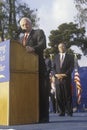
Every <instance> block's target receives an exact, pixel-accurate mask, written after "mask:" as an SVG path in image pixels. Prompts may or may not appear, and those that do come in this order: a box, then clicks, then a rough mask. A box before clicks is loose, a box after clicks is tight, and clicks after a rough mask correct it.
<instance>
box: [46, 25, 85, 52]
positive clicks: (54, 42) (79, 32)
mask: <svg viewBox="0 0 87 130" xmlns="http://www.w3.org/2000/svg"><path fill="white" fill-rule="evenodd" d="M49 41H50V42H49V43H48V45H49V46H50V49H49V53H55V52H57V46H58V44H59V43H60V42H64V43H65V44H66V47H67V49H68V48H70V47H71V46H72V45H76V46H78V47H79V48H81V49H82V51H83V53H84V54H87V53H86V50H87V38H86V36H85V28H84V27H82V28H79V26H78V24H74V23H72V22H70V23H63V24H61V25H60V26H59V27H58V28H57V29H56V30H52V31H51V32H50V36H49Z"/></svg>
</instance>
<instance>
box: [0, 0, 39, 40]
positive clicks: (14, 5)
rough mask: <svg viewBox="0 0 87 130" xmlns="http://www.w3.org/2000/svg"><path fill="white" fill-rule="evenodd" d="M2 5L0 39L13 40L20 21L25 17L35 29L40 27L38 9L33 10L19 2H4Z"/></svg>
mask: <svg viewBox="0 0 87 130" xmlns="http://www.w3.org/2000/svg"><path fill="white" fill-rule="evenodd" d="M0 3H1V4H0V9H1V10H0V25H1V26H0V37H1V39H2V40H3V38H4V39H5V38H6V39H8V38H10V39H12V38H13V36H14V32H15V31H16V30H17V27H18V22H19V19H20V18H21V17H23V16H26V17H29V18H30V19H31V21H32V23H33V26H34V27H35V26H38V24H37V22H38V20H39V18H37V15H36V13H37V9H36V10H31V9H30V8H29V7H28V5H27V4H26V3H23V4H21V3H20V2H19V1H18V0H4V2H3V1H2V2H0Z"/></svg>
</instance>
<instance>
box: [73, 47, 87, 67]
mask: <svg viewBox="0 0 87 130" xmlns="http://www.w3.org/2000/svg"><path fill="white" fill-rule="evenodd" d="M71 49H72V50H73V51H74V53H78V54H81V59H80V60H78V63H79V66H80V67H82V66H87V57H86V56H84V55H83V53H82V51H81V49H80V48H79V47H77V46H72V47H71Z"/></svg>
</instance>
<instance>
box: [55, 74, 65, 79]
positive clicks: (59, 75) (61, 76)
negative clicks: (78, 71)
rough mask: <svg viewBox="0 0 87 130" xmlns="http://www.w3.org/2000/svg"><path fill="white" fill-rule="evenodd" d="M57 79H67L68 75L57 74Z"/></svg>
mask: <svg viewBox="0 0 87 130" xmlns="http://www.w3.org/2000/svg"><path fill="white" fill-rule="evenodd" d="M55 77H56V78H58V79H63V78H64V77H67V75H66V74H55Z"/></svg>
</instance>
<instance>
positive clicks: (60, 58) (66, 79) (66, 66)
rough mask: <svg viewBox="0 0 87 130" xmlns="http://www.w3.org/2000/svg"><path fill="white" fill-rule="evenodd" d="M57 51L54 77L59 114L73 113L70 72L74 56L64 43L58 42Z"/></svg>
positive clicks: (69, 114)
mask: <svg viewBox="0 0 87 130" xmlns="http://www.w3.org/2000/svg"><path fill="white" fill-rule="evenodd" d="M58 51H59V53H58V54H57V55H56V56H55V58H54V77H55V86H56V101H57V107H58V111H59V116H65V113H67V115H68V116H72V115H73V110H72V89H71V74H72V71H73V68H74V58H73V56H71V55H70V54H69V53H67V51H66V46H65V44H64V43H59V44H58Z"/></svg>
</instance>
